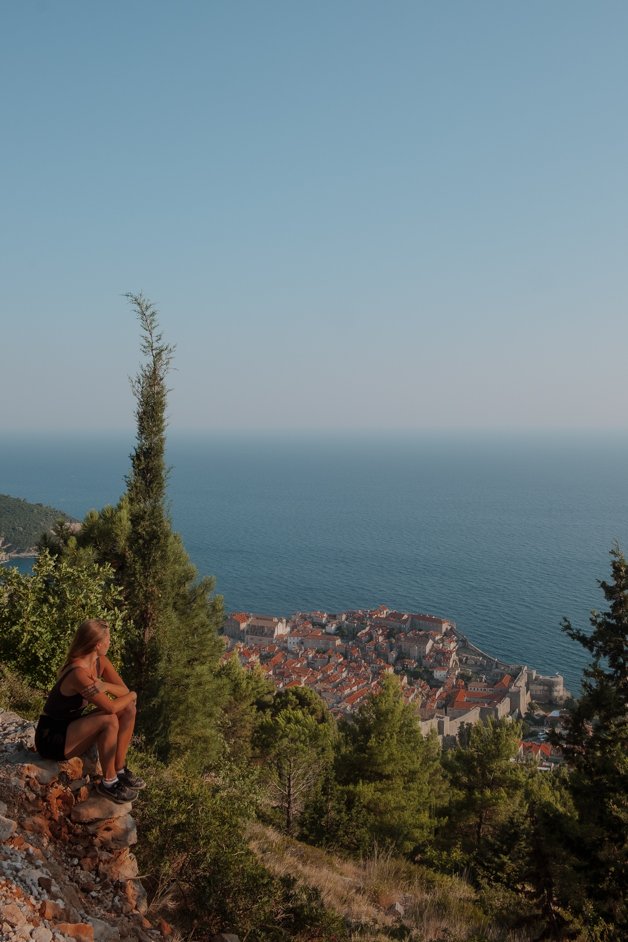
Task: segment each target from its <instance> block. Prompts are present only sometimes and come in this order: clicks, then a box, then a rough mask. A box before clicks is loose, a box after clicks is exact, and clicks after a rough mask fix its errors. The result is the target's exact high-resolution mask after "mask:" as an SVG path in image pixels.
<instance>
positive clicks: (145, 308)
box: [123, 294, 174, 710]
mask: <svg viewBox="0 0 628 942" xmlns="http://www.w3.org/2000/svg"><path fill="white" fill-rule="evenodd" d="M127 297H128V299H129V301H130V302H131V305H132V307H133V308H134V310H135V312H136V314H137V318H138V321H139V324H140V330H141V335H142V336H141V351H142V353H143V355H144V357H145V362H144V363H143V365H142V366H141V367H140V370H139V372H138V374H137V376H136V377H135V379H133V380H132V383H131V385H132V389H133V394H134V396H135V399H136V409H135V418H136V444H135V449H134V451H133V453H132V455H131V472H130V474H129V475H128V477H127V498H128V508H129V532H128V540H127V546H126V554H125V565H124V573H123V579H124V589H125V595H126V599H125V600H126V607H127V613H128V615H129V617H130V619H131V621H132V624H133V629H134V630H133V639H132V643H131V645H130V646H129V651H128V655H127V659H128V663H127V668H128V670H129V675H130V680H131V682H132V683H133V685H134V687H135V689H136V690H137V693H138V702H139V704H140V709H141V710H145V708H146V706H147V705H148V703H150V702H151V701H152V700H154V697H155V695H156V690H155V681H156V679H157V678H156V668H157V664H158V662H159V636H160V634H161V635H162V636H163V634H164V630H165V629H166V624H165V622H166V621H167V620H168V599H167V592H166V583H167V566H168V555H169V553H168V549H169V542H170V532H171V528H170V522H169V520H168V516H167V513H166V505H165V500H166V478H167V471H166V464H165V447H166V403H167V395H168V390H167V386H166V377H167V375H168V371H169V369H170V365H171V362H172V355H173V353H174V348H173V347H171V346H170V345H168V344H165V343H164V342H163V339H162V335H161V333H160V332H159V328H158V321H157V311H156V309H155V307H154V306H153V305H152V304H151V303H150V301H148V300H147V299H146V298H145V297H144V296H143V295H142V294H128V295H127ZM147 701H148V703H147Z"/></svg>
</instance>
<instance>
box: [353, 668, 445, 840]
mask: <svg viewBox="0 0 628 942" xmlns="http://www.w3.org/2000/svg"><path fill="white" fill-rule="evenodd" d="M343 738H344V747H343V749H342V752H341V755H340V757H339V760H338V765H337V775H338V781H339V783H340V784H341V785H342V786H343V788H344V793H345V798H346V802H347V808H348V813H349V815H350V817H351V818H352V819H353V825H352V827H351V828H350V829H349V830H350V831H352V833H353V839H354V841H355V842H356V847H355V849H358V847H359V849H361V850H368V849H370V847H372V846H373V844H379V845H386V846H389V847H391V848H394V849H395V850H397V851H400V852H403V853H406V852H410V851H414V852H415V853H416V852H419V850H420V847H421V846H422V845H424V844H425V843H426V842H427V841H429V840H430V838H431V836H432V833H433V830H434V826H435V823H436V808H437V806H438V805H439V804H440V803H441V802H442V801H443V799H444V791H445V782H444V779H443V776H442V773H441V767H440V747H439V745H438V740H437V739H436V737H435V736H428V737H427V738H424V737H423V736H422V734H421V727H420V721H419V718H418V715H417V713H416V711H415V710H414V709H413V707H412V706H411V705H408V704H406V703H405V702H404V700H403V694H402V690H401V686H400V684H399V681H398V679H397V678H396V677H394V676H391V675H387V676H386V677H384V679H383V681H382V685H381V690H380V692H379V693H378V694H376V695H374V696H371V697H369V698H368V699H367V701H366V702H365V704H364V705H363V706H362V707H361V708H360V709H359V710H358V712H357V713H356V715H355V716H354V717H352V718H351V719H350V720H349V722H347V723H346V724H345V726H344V728H343ZM335 814H336V817H337V819H338V820H339V821H344V820H345V819H346V816H343V815H341V814H339V813H338V812H337V811H336V812H335ZM344 826H345V825H344V824H343V827H344ZM347 833H348V831H347Z"/></svg>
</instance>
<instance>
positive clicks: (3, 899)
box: [0, 710, 169, 942]
mask: <svg viewBox="0 0 628 942" xmlns="http://www.w3.org/2000/svg"><path fill="white" fill-rule="evenodd" d="M33 742H34V728H33V724H32V723H29V722H27V721H25V720H23V719H21V718H20V717H19V716H17V715H16V714H15V713H9V712H6V711H2V710H0V939H2V942H116V940H138V942H156V940H160V939H162V938H163V932H162V931H160V929H157V928H155V927H154V926H153V925H152V924H151V923H150V922H149V921H148V919H147V918H146V915H145V914H146V909H147V906H146V892H145V890H144V887H143V886H142V884H141V882H140V880H139V879H138V867H137V861H136V859H135V856H134V855H133V853H132V852H131V850H130V848H131V847H132V846H133V845H134V844H135V843H136V842H137V831H136V827H135V821H134V819H133V817H132V815H131V810H132V809H131V805H130V804H126V805H117V804H115V803H113V802H111V801H109V800H108V799H106V798H104V797H103V796H100V795H97V794H95V793H93V792H92V784H93V783H92V776H93V774H94V770H95V764H94V758H93V756H91V757H89V758H86V759H85V760H82V759H71V760H69V761H67V762H61V763H58V762H49V761H46V760H44V759H41V758H40V757H39V756H38V755H37V754H36V753H35V752H34V748H33ZM168 928H169V927H168Z"/></svg>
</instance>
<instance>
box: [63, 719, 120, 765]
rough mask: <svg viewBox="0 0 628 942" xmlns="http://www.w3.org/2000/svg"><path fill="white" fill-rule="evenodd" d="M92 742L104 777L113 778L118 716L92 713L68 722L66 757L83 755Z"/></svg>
mask: <svg viewBox="0 0 628 942" xmlns="http://www.w3.org/2000/svg"><path fill="white" fill-rule="evenodd" d="M94 742H95V743H96V745H97V746H98V757H99V759H100V764H101V766H102V771H103V775H104V777H105V778H108V779H112V778H115V775H116V764H115V755H116V745H117V742H118V717H117V716H116V715H115V714H114V713H94V714H92V716H82V717H81V718H80V719H78V720H74V721H73V722H72V723H70V725H69V726H68V731H67V733H66V737H65V757H66V759H71V758H72V757H73V756H80V755H83V753H84V752H86V751H87V749H89V747H90V746H91V745H92V743H94Z"/></svg>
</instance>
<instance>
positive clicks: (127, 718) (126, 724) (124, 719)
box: [116, 703, 137, 769]
mask: <svg viewBox="0 0 628 942" xmlns="http://www.w3.org/2000/svg"><path fill="white" fill-rule="evenodd" d="M136 713H137V710H136V708H135V704H134V703H129V705H128V707H126V709H124V710H122V711H121V712H120V713H118V723H119V724H120V728H119V731H118V745H117V747H116V769H123V768H124V766H125V765H126V754H127V750H128V748H129V743H130V742H131V737H132V736H133V730H134V729H135V716H136Z"/></svg>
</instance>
